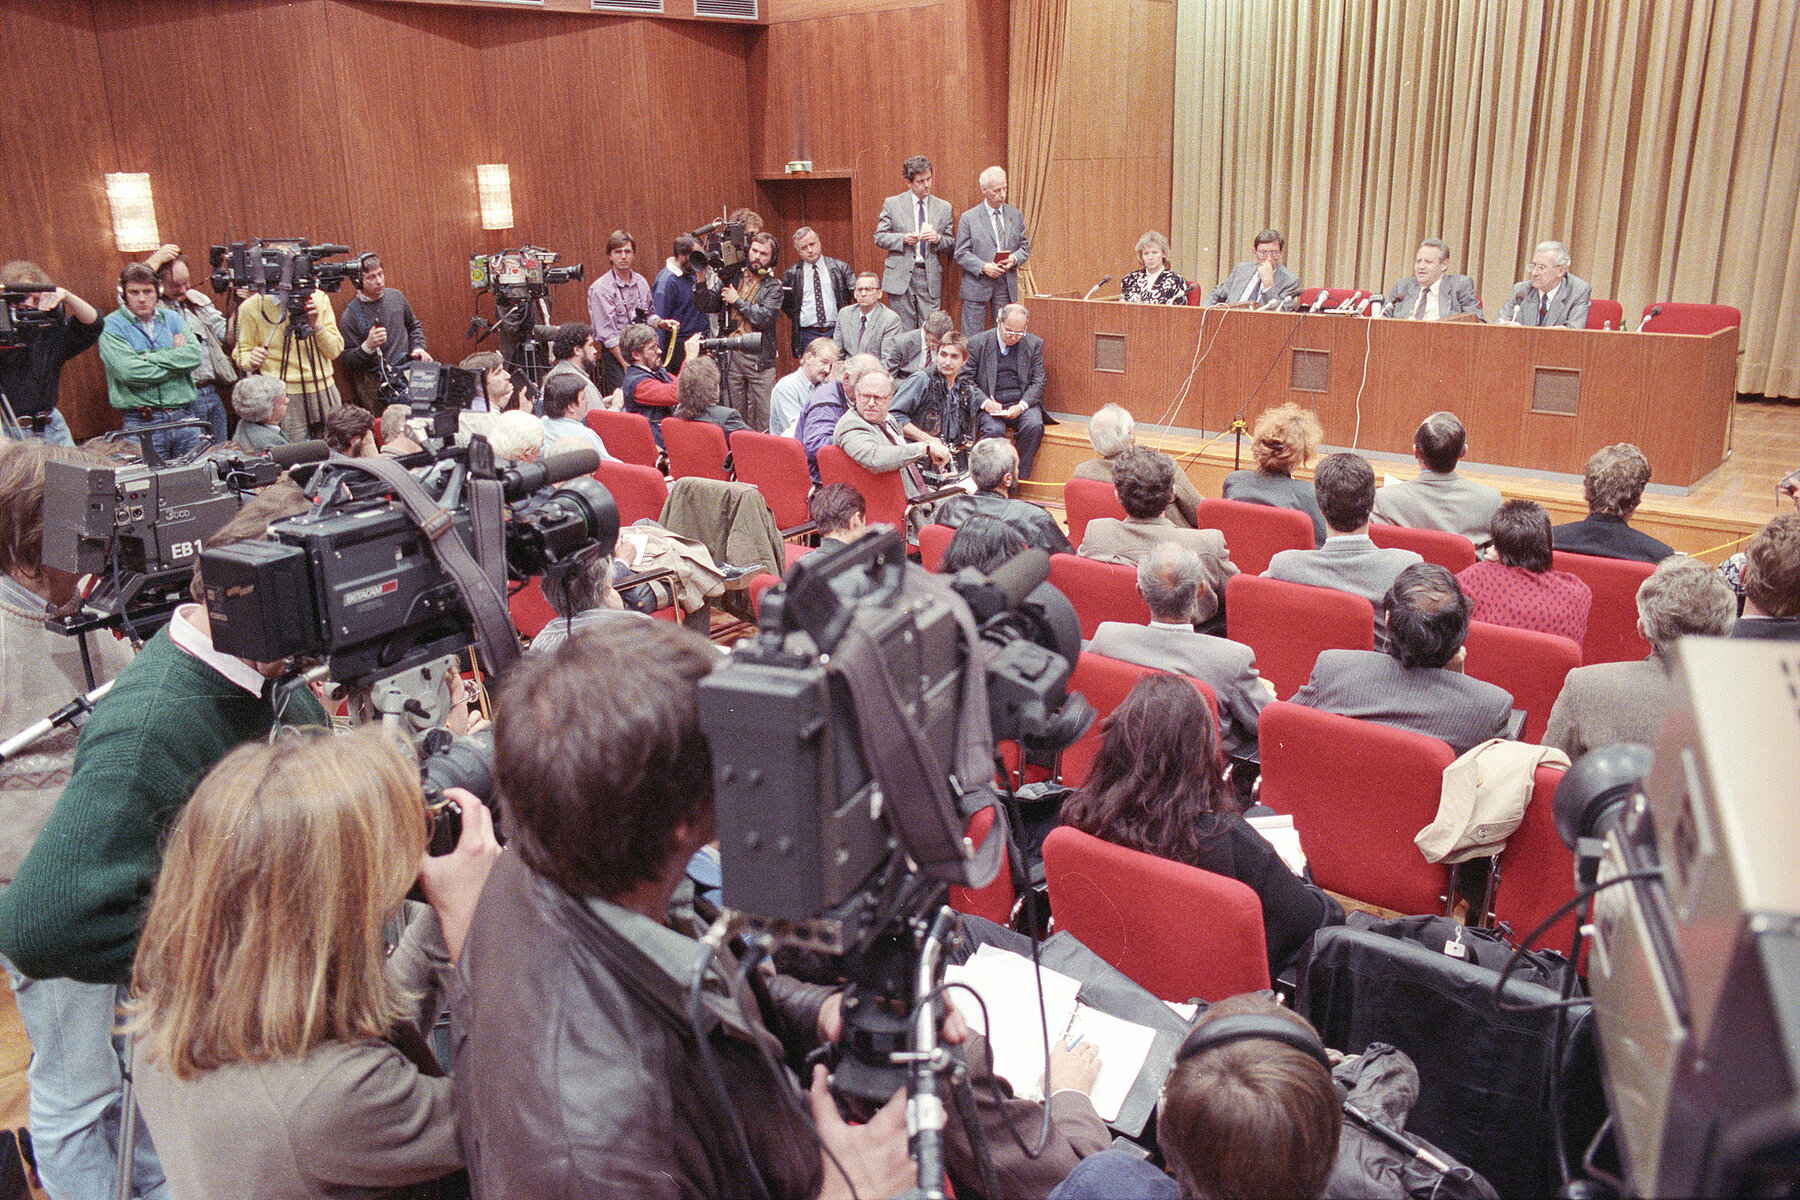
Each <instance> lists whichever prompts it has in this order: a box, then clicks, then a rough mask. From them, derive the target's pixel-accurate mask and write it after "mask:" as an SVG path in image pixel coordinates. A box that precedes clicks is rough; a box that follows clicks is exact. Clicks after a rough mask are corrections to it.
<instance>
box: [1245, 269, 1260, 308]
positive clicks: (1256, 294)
mask: <svg viewBox="0 0 1800 1200" xmlns="http://www.w3.org/2000/svg"><path fill="white" fill-rule="evenodd" d="M1261 299H1262V276H1261V275H1258V276H1257V277H1256V282H1255V283H1252V284H1251V285H1250V296H1249V298H1248V300H1247V301H1246V303H1249V304H1255V303H1257V302H1259V301H1260V300H1261Z"/></svg>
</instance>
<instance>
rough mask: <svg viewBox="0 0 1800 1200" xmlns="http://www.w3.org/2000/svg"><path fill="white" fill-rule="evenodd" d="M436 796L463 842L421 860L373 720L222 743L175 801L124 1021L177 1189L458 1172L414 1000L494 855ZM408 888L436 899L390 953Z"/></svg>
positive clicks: (339, 1184) (423, 828)
mask: <svg viewBox="0 0 1800 1200" xmlns="http://www.w3.org/2000/svg"><path fill="white" fill-rule="evenodd" d="M342 411H344V410H342V409H335V410H333V414H335V413H336V412H342ZM356 411H363V410H361V409H358V410H356ZM329 415H331V414H328V416H329ZM363 415H364V416H367V415H368V414H367V412H366V411H363ZM448 797H449V798H450V799H454V800H456V801H457V802H458V803H459V804H460V805H461V808H462V814H463V826H462V835H461V839H460V841H459V842H458V844H457V846H456V848H455V850H454V852H452V853H450V854H446V855H444V856H442V857H435V858H434V857H431V856H430V855H428V854H426V843H427V840H428V829H429V825H428V822H426V821H423V820H421V819H420V815H421V813H423V812H425V797H424V795H423V794H422V793H421V792H420V790H419V768H418V763H417V761H416V760H415V759H414V758H413V756H412V755H411V754H410V753H408V752H407V751H406V750H405V749H403V748H402V747H400V746H399V745H397V744H396V743H394V742H393V741H390V740H388V739H386V738H384V737H382V736H381V735H380V734H379V733H377V732H376V731H374V730H372V729H371V730H366V731H363V732H359V733H352V734H346V735H340V736H334V735H331V734H329V733H324V732H322V731H308V733H307V734H303V733H301V732H299V731H290V732H289V733H287V734H284V735H282V736H280V737H278V738H277V739H276V740H275V741H274V742H264V741H260V740H258V741H252V742H249V743H247V744H245V745H243V746H240V747H239V748H238V749H236V750H234V751H232V753H231V754H229V755H228V756H226V758H225V759H224V760H223V761H222V762H220V763H219V765H218V766H216V767H214V768H213V770H212V772H211V773H210V774H208V775H207V777H206V779H205V781H204V782H202V783H201V785H200V787H199V788H198V789H197V790H196V791H195V792H194V796H193V799H191V800H190V801H188V803H187V805H186V807H184V808H183V809H182V810H181V815H180V818H179V819H178V820H177V821H176V823H175V828H174V831H173V832H172V833H171V834H170V835H169V839H168V846H167V848H166V850H165V852H164V855H163V864H162V871H161V873H160V874H159V875H158V877H157V882H156V890H155V893H154V894H153V896H152V898H151V901H150V906H149V911H148V913H147V915H146V916H145V918H144V932H143V935H142V937H141V938H140V939H139V942H138V953H137V963H136V966H135V968H134V970H133V975H132V996H133V999H132V1000H131V1002H130V1004H128V1005H127V1012H128V1013H129V1014H130V1017H129V1020H128V1023H127V1026H126V1028H127V1030H128V1031H129V1032H132V1033H135V1034H136V1035H137V1036H138V1038H139V1040H140V1052H139V1066H138V1071H137V1076H136V1080H137V1101H138V1104H139V1106H140V1109H141V1111H142V1112H143V1116H144V1122H145V1124H146V1125H147V1126H148V1127H149V1129H150V1132H151V1133H152V1134H153V1135H154V1137H155V1139H156V1146H157V1150H158V1152H159V1154H160V1155H161V1158H162V1163H163V1167H164V1170H165V1171H166V1172H167V1174H168V1179H169V1185H170V1189H171V1190H172V1191H173V1192H174V1194H175V1195H177V1196H271V1195H281V1196H295V1197H300V1196H308V1197H314V1196H316V1197H321V1198H323V1197H333V1196H376V1195H382V1196H386V1195H391V1194H393V1193H392V1192H391V1191H390V1190H389V1189H392V1188H397V1187H403V1186H405V1185H409V1184H415V1183H421V1182H424V1181H426V1180H430V1179H436V1178H439V1177H440V1176H443V1175H446V1174H449V1173H450V1172H452V1171H456V1170H458V1169H460V1168H461V1166H462V1165H463V1159H462V1152H461V1149H460V1147H459V1146H458V1144H457V1137H456V1104H455V1096H454V1091H453V1085H452V1084H451V1082H450V1080H449V1079H448V1078H445V1076H444V1074H443V1071H442V1070H441V1069H440V1068H439V1067H438V1065H437V1063H436V1061H435V1059H434V1058H433V1057H432V1054H431V1051H430V1050H429V1049H428V1048H427V1044H426V1042H425V1038H424V1030H428V1029H429V1028H430V1023H431V1020H432V1018H433V1015H434V1014H433V1013H432V1012H430V1011H422V1010H421V1008H420V998H421V997H422V996H428V995H430V996H435V995H436V994H438V993H440V992H441V990H442V986H443V984H444V983H445V982H446V981H447V977H448V973H449V971H450V969H451V964H453V963H454V962H455V959H456V956H457V954H458V953H459V952H460V950H461V948H462V941H463V935H464V934H465V932H466V931H467V929H468V926H469V919H470V917H471V916H472V915H473V913H474V911H475V904H476V901H477V899H478V898H479V897H480V895H481V887H482V882H483V881H484V880H485V879H486V878H487V873H488V870H489V869H490V868H491V867H492V866H493V864H494V860H495V859H497V858H498V857H499V856H500V844H499V843H498V842H497V841H495V840H494V826H493V819H492V817H490V816H489V814H488V810H487V806H486V805H485V804H483V803H481V801H480V800H478V799H477V798H476V797H474V796H473V795H470V794H469V793H468V792H465V791H462V790H461V789H451V790H450V791H449V793H448ZM415 879H417V880H418V881H419V883H420V884H421V885H422V886H423V888H424V891H425V896H426V898H427V899H428V900H429V901H430V902H431V904H432V909H421V910H419V911H418V912H416V913H414V914H413V915H412V918H411V920H410V921H408V923H407V926H406V930H405V932H404V934H402V935H401V938H400V944H399V946H398V947H397V948H396V949H395V950H394V952H393V954H392V955H388V954H387V953H386V945H385V940H384V937H383V932H384V926H385V924H386V923H387V921H388V920H389V918H390V917H392V916H393V914H394V913H395V912H397V911H399V910H400V907H401V902H402V900H404V898H405V896H406V891H407V889H408V888H409V887H410V886H411V885H412V883H413V881H414V880H415ZM434 910H435V911H434ZM428 985H433V986H428Z"/></svg>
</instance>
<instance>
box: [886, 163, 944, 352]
mask: <svg viewBox="0 0 1800 1200" xmlns="http://www.w3.org/2000/svg"><path fill="white" fill-rule="evenodd" d="M900 173H901V174H902V175H904V176H905V177H906V190H905V191H904V192H901V193H900V194H899V195H897V196H889V197H888V198H887V199H886V200H883V201H882V202H881V216H880V217H878V218H877V219H876V221H875V244H876V245H877V246H880V247H881V248H882V249H883V250H886V251H887V252H888V254H887V260H886V261H885V262H883V263H882V264H881V290H882V291H884V292H886V293H887V296H888V307H890V308H892V309H893V310H894V313H895V315H896V316H898V317H899V318H900V328H901V329H902V330H913V329H917V328H918V327H919V326H920V324H921V323H923V322H924V320H925V315H926V314H927V313H929V312H931V311H932V310H933V309H935V308H937V307H938V306H939V304H941V303H942V302H943V298H944V264H943V262H942V259H943V258H946V257H948V256H949V254H950V246H951V242H952V237H951V234H952V230H951V226H950V222H951V218H952V216H953V215H954V214H952V212H951V211H950V202H949V201H948V200H945V199H943V198H942V197H939V196H934V195H932V194H931V160H930V159H929V158H926V157H925V156H924V155H923V154H915V155H913V156H912V157H911V158H909V159H907V160H906V161H905V162H903V163H901V164H900Z"/></svg>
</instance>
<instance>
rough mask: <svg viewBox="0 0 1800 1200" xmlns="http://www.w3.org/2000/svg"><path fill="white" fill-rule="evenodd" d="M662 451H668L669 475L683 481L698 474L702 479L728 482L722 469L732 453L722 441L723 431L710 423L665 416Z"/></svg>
mask: <svg viewBox="0 0 1800 1200" xmlns="http://www.w3.org/2000/svg"><path fill="white" fill-rule="evenodd" d="M662 435H663V449H664V450H667V451H668V452H669V475H670V477H671V478H673V479H685V478H687V477H688V476H690V475H697V476H699V477H700V478H701V479H723V480H725V481H727V482H729V481H730V480H731V472H730V471H727V470H726V469H725V456H726V455H728V454H730V453H731V450H730V449H729V447H728V446H727V445H726V442H725V431H724V430H723V429H721V428H720V427H719V426H717V425H714V424H713V423H712V422H711V421H683V420H681V419H679V418H677V417H664V418H663V423H662Z"/></svg>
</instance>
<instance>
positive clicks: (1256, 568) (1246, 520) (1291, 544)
mask: <svg viewBox="0 0 1800 1200" xmlns="http://www.w3.org/2000/svg"><path fill="white" fill-rule="evenodd" d="M1199 521H1200V528H1202V529H1217V530H1218V531H1219V532H1220V533H1223V534H1224V535H1225V548H1226V550H1228V551H1229V552H1230V553H1231V561H1232V562H1234V563H1236V564H1237V566H1238V570H1240V571H1243V572H1245V573H1247V574H1250V575H1261V574H1262V573H1263V572H1264V571H1266V570H1268V569H1269V560H1270V559H1271V558H1274V557H1275V556H1276V555H1277V554H1278V553H1280V552H1281V551H1283V550H1311V549H1312V548H1313V523H1312V518H1311V517H1309V516H1307V515H1306V514H1305V513H1303V512H1301V511H1300V510H1299V509H1297V508H1275V507H1274V506H1272V505H1268V504H1249V503H1246V502H1245V501H1242V500H1215V499H1212V498H1211V497H1208V498H1206V499H1204V500H1202V501H1200V512H1199Z"/></svg>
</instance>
